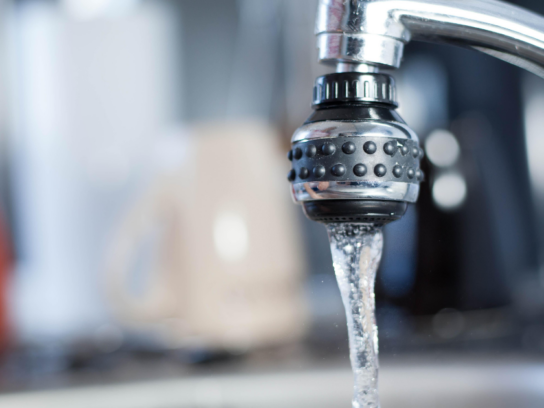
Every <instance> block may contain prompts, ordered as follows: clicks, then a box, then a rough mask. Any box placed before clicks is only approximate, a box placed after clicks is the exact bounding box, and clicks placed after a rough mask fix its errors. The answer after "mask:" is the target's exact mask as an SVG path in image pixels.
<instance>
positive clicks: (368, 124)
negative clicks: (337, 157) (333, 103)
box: [291, 120, 419, 144]
mask: <svg viewBox="0 0 544 408" xmlns="http://www.w3.org/2000/svg"><path fill="white" fill-rule="evenodd" d="M339 136H369V137H378V138H379V137H390V138H397V139H409V140H414V141H419V138H418V137H417V135H416V133H415V132H414V131H413V130H412V129H410V128H409V127H408V126H407V125H405V124H404V123H400V122H386V121H385V120H384V121H380V120H372V121H364V122H341V121H324V122H313V123H307V124H305V125H303V126H301V127H300V128H298V129H297V130H296V131H295V133H294V134H293V137H292V139H291V143H293V144H294V143H297V142H301V141H303V140H312V139H324V138H333V137H339Z"/></svg>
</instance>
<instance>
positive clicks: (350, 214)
mask: <svg viewBox="0 0 544 408" xmlns="http://www.w3.org/2000/svg"><path fill="white" fill-rule="evenodd" d="M302 205H303V207H304V213H305V214H306V216H307V217H308V218H309V219H310V220H312V221H316V222H320V223H322V224H332V223H342V222H344V223H348V222H352V223H368V224H375V225H385V224H389V223H390V222H392V221H396V220H399V219H400V218H402V216H403V215H404V214H405V213H406V210H407V209H408V203H405V202H403V201H380V200H316V201H306V202H304V203H302Z"/></svg>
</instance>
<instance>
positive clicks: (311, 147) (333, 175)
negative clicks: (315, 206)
mask: <svg viewBox="0 0 544 408" xmlns="http://www.w3.org/2000/svg"><path fill="white" fill-rule="evenodd" d="M369 146H370V147H371V148H370V149H369ZM292 151H293V156H294V157H293V160H292V165H293V168H292V169H293V170H294V173H291V175H294V176H295V177H294V179H293V178H292V177H291V179H290V181H292V182H294V183H301V182H311V181H376V182H387V181H395V182H404V183H414V184H415V183H419V182H420V181H422V179H423V173H422V172H421V170H420V168H419V167H420V161H421V158H422V157H423V151H422V150H421V149H420V148H419V146H418V144H417V142H415V141H413V140H407V139H393V138H385V137H367V136H350V137H337V138H333V139H330V138H328V139H313V140H310V141H302V142H298V143H295V144H294V145H293V150H292ZM300 152H302V155H301V154H300ZM296 153H298V154H296ZM297 157H299V158H298V159H297ZM363 166H364V167H363ZM323 170H324V171H323ZM418 175H419V178H418Z"/></svg>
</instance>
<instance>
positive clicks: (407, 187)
mask: <svg viewBox="0 0 544 408" xmlns="http://www.w3.org/2000/svg"><path fill="white" fill-rule="evenodd" d="M292 194H293V199H294V200H295V201H296V202H302V201H311V200H356V199H370V200H387V201H405V202H408V203H415V202H416V201H417V197H418V194H419V185H418V184H412V183H401V182H394V181H392V182H373V181H328V182H322V181H312V182H308V183H297V184H294V185H293V189H292Z"/></svg>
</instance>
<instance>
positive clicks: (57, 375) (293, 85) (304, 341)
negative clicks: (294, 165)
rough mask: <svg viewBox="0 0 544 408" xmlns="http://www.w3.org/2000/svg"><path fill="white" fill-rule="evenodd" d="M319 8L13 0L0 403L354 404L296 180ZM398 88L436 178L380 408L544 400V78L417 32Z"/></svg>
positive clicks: (411, 252)
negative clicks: (294, 147)
mask: <svg viewBox="0 0 544 408" xmlns="http://www.w3.org/2000/svg"><path fill="white" fill-rule="evenodd" d="M515 3H517V4H519V5H522V6H524V7H527V8H529V9H532V10H533V11H537V12H540V13H543V14H544V4H543V3H542V1H539V0H519V1H516V2H515ZM316 6H317V0H198V1H197V0H11V1H8V0H3V1H1V2H0V214H1V215H0V407H10V408H17V407H25V408H33V407H55V408H63V407H75V406H77V407H90V408H91V407H104V408H106V407H108V408H109V407H112V408H123V407H126V408H136V407H142V408H144V407H149V408H155V407H156V408H166V407H169V408H173V407H176V408H242V407H252V408H256V407H257V408H260V407H262V408H265V407H278V406H283V407H292V408H302V407H312V408H317V407H323V408H326V407H342V406H344V407H348V406H350V405H349V404H350V398H351V387H352V380H351V373H350V368H349V359H348V348H347V333H346V325H345V317H344V310H343V306H342V302H341V299H340V294H339V291H338V288H337V285H336V280H335V277H334V272H333V269H332V261H331V257H330V253H329V248H328V239H327V236H326V231H325V228H324V227H323V226H322V225H319V224H314V223H311V222H310V221H307V220H306V219H305V218H304V216H303V214H302V211H301V208H300V207H298V206H295V205H293V203H292V202H291V199H290V195H289V185H288V183H287V181H286V174H287V171H288V169H289V168H290V165H289V162H288V161H287V158H286V153H287V151H288V150H289V148H290V137H291V135H292V133H293V131H294V130H295V129H296V128H297V127H298V126H300V125H301V124H302V123H303V122H304V121H305V119H306V118H307V117H308V116H309V114H310V112H311V107H310V102H311V93H312V87H313V81H314V79H315V78H316V77H317V76H319V75H323V74H325V73H327V72H330V68H327V67H325V66H320V65H319V64H318V63H317V52H316V47H315V38H314V35H313V25H314V20H315V11H316ZM394 75H395V78H396V79H397V82H398V86H399V92H398V93H399V96H400V109H399V110H400V113H401V115H402V116H403V117H404V119H405V120H406V121H407V123H408V124H409V125H410V126H411V127H412V128H413V129H414V130H416V132H417V133H418V134H419V135H420V138H421V140H422V144H423V145H424V147H425V150H426V159H425V162H424V165H423V166H424V167H425V172H426V174H427V175H428V179H427V182H426V183H424V184H423V185H422V192H421V197H420V200H419V203H418V204H417V206H412V207H411V208H410V210H409V212H408V215H407V216H406V217H404V218H403V219H402V220H401V221H399V222H396V223H393V224H391V225H389V226H387V227H386V233H385V234H386V242H385V253H384V258H383V262H382V265H381V268H380V271H379V274H378V281H377V313H378V324H379V329H380V352H381V357H382V358H381V361H382V368H383V369H382V374H381V389H382V400H383V406H384V407H386V408H387V407H390V408H394V407H399V408H400V407H402V408H407V407H418V408H426V407H446V408H449V407H459V406H463V407H479V408H485V407H493V408H497V407H499V408H500V407H505V408H506V407H518V408H519V407H531V408H533V407H542V406H544V161H543V160H542V157H543V156H544V130H543V129H544V81H542V80H541V79H539V78H536V77H534V76H532V75H530V74H525V73H523V72H522V71H521V70H520V69H518V68H515V67H513V66H510V65H508V64H506V63H504V62H501V61H498V60H495V59H493V58H491V57H488V56H485V55H482V54H479V53H476V52H474V51H469V50H464V49H458V48H452V47H446V46H435V45H427V44H419V43H412V44H410V45H409V46H408V47H407V51H406V53H405V60H404V63H403V65H402V68H401V69H400V70H399V71H398V72H395V73H394Z"/></svg>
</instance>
